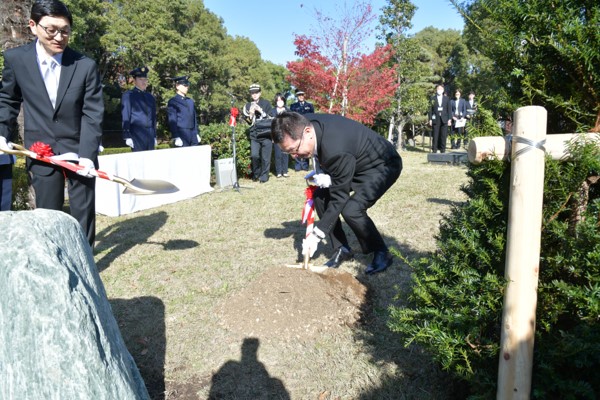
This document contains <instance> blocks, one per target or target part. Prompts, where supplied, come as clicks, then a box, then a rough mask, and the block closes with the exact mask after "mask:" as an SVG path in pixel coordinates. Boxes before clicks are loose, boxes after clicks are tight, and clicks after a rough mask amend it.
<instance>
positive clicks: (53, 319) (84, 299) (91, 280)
mask: <svg viewBox="0 0 600 400" xmlns="http://www.w3.org/2000/svg"><path fill="white" fill-rule="evenodd" d="M0 246H1V247H0V249H1V250H0V251H1V252H2V254H1V255H0V400H9V399H10V400H12V399H15V400H25V399H31V400H40V399H61V400H71V399H90V400H92V399H93V400H99V399H107V400H124V399H148V398H149V396H148V392H147V390H146V387H145V385H144V382H143V380H142V378H141V376H140V373H139V371H138V369H137V367H136V365H135V363H134V361H133V358H132V357H131V355H130V354H129V352H128V351H127V348H126V347H125V344H124V342H123V338H122V337H121V333H120V331H119V328H118V326H117V323H116V321H115V318H114V316H113V314H112V310H111V307H110V304H109V302H108V299H107V297H106V292H105V290H104V286H103V284H102V281H101V280H100V275H99V274H98V271H97V269H96V265H95V263H94V258H93V256H92V252H91V249H90V247H89V245H88V244H87V240H86V238H85V237H84V235H83V233H82V231H81V230H80V228H79V225H78V223H77V221H76V220H75V219H73V218H72V217H71V216H70V215H68V214H66V213H63V212H60V211H50V210H42V209H38V210H34V211H18V212H0Z"/></svg>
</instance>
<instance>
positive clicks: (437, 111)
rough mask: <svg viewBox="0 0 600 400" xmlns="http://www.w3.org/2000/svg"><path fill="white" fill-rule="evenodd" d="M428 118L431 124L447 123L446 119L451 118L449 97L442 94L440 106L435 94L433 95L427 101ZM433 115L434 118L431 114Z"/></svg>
mask: <svg viewBox="0 0 600 400" xmlns="http://www.w3.org/2000/svg"><path fill="white" fill-rule="evenodd" d="M427 114H428V115H427V116H428V117H429V120H430V121H431V123H432V124H433V125H437V124H439V123H440V121H441V122H442V124H444V125H447V124H448V121H450V120H451V119H452V104H451V103H450V98H449V97H448V96H446V95H443V96H442V105H441V106H440V105H439V103H438V100H437V95H435V96H433V97H432V98H431V100H430V101H429V112H428V113H427ZM434 115H435V118H433V116H434Z"/></svg>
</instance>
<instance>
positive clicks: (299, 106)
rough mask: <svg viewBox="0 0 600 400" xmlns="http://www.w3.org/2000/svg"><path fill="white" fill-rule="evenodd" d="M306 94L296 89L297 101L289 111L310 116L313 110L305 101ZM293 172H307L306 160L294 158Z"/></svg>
mask: <svg viewBox="0 0 600 400" xmlns="http://www.w3.org/2000/svg"><path fill="white" fill-rule="evenodd" d="M305 96H306V93H304V90H300V89H296V98H297V99H298V101H296V102H295V103H292V105H291V106H290V111H294V112H297V113H298V114H312V113H314V112H315V108H314V107H313V105H312V104H311V103H309V102H308V101H306V100H305ZM294 170H296V171H301V170H304V171H308V160H307V159H306V158H299V157H297V158H296V161H295V165H294Z"/></svg>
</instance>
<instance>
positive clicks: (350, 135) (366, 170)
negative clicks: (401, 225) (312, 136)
mask: <svg viewBox="0 0 600 400" xmlns="http://www.w3.org/2000/svg"><path fill="white" fill-rule="evenodd" d="M306 118H308V119H309V121H310V122H311V123H312V125H313V127H314V129H315V133H316V138H317V158H318V162H319V164H320V166H321V168H322V169H323V171H324V172H325V173H327V174H329V176H330V177H331V186H330V187H329V194H330V197H331V200H330V201H329V204H328V206H327V210H326V211H325V213H324V214H323V215H322V216H321V217H320V219H319V221H318V222H317V223H316V226H318V227H319V229H321V230H322V231H323V232H324V233H329V232H330V231H331V230H332V229H333V226H334V224H335V222H336V221H337V219H338V217H339V216H340V214H341V212H342V210H343V208H344V206H345V205H346V202H347V201H348V199H349V198H350V192H351V191H352V183H353V181H354V180H355V179H357V178H361V179H364V177H365V176H368V175H369V174H381V173H382V170H385V167H387V166H389V165H394V166H396V167H397V168H398V172H399V171H400V169H401V160H400V155H399V154H398V152H397V151H396V149H395V148H394V146H393V145H392V144H391V143H390V142H388V141H387V140H386V139H385V138H384V137H383V136H381V135H379V134H378V133H376V132H374V131H372V130H371V129H369V128H367V127H366V126H364V125H362V124H360V123H358V122H356V121H353V120H351V119H348V118H345V117H342V116H340V115H333V114H308V115H306Z"/></svg>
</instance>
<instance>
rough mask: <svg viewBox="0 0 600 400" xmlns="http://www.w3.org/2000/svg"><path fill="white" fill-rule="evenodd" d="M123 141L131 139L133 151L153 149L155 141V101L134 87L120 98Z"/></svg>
mask: <svg viewBox="0 0 600 400" xmlns="http://www.w3.org/2000/svg"><path fill="white" fill-rule="evenodd" d="M121 116H122V118H123V139H129V138H131V139H133V143H134V148H133V150H134V151H139V150H151V149H154V141H155V139H156V100H155V99H154V96H152V95H151V94H150V93H148V92H145V91H143V90H140V89H138V88H137V87H134V88H133V89H131V90H128V91H126V92H125V93H123V96H122V97H121Z"/></svg>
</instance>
